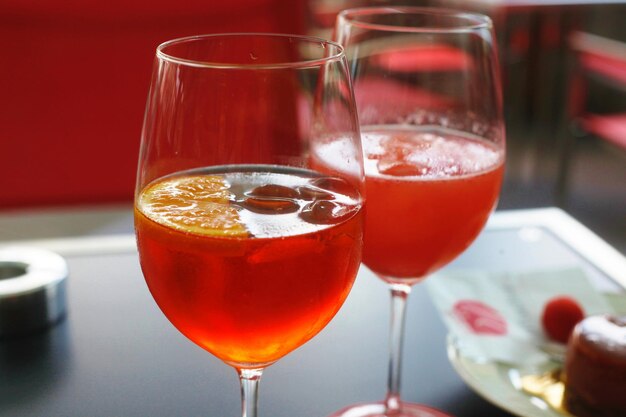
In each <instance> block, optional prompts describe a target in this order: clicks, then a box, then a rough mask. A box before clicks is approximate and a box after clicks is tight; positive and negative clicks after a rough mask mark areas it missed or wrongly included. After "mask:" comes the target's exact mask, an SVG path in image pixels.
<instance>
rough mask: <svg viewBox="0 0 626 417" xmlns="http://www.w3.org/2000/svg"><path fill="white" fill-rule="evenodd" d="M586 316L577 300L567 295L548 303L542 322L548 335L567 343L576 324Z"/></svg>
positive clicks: (557, 340)
mask: <svg viewBox="0 0 626 417" xmlns="http://www.w3.org/2000/svg"><path fill="white" fill-rule="evenodd" d="M584 317H585V312H584V311H583V309H582V307H581V306H580V304H578V302H577V301H576V300H574V299H573V298H570V297H567V296H559V297H554V298H552V299H550V300H548V302H547V303H546V305H545V307H544V309H543V314H542V316H541V323H542V324H543V329H544V331H545V332H546V334H547V335H548V337H549V338H550V339H552V340H554V341H556V342H559V343H563V344H565V343H567V339H568V338H569V336H570V334H571V333H572V330H573V329H574V326H576V324H577V323H578V322H579V321H581V320H582V319H583V318H584Z"/></svg>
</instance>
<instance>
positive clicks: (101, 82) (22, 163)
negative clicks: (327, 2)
mask: <svg viewBox="0 0 626 417" xmlns="http://www.w3.org/2000/svg"><path fill="white" fill-rule="evenodd" d="M3 3H4V4H3V6H2V9H0V210H2V209H7V208H18V207H27V206H31V207H32V206H50V205H71V204H96V203H103V202H122V201H130V200H131V199H132V195H133V189H134V181H135V173H136V166H137V154H138V149H139V137H140V132H141V124H142V120H143V112H144V106H145V101H146V97H147V93H148V87H149V81H150V74H151V68H152V60H153V57H154V50H155V48H156V46H157V45H158V44H159V43H161V42H163V41H165V40H168V39H172V38H176V37H180V36H186V35H195V34H203V33H218V32H237V31H245V32H252V31H261V32H281V33H304V32H305V28H304V19H305V10H304V9H305V7H304V1H298V0H240V1H237V0H230V1H216V0H202V1H200V0H193V1H189V0H187V1H182V2H176V1H165V0H152V1H147V0H143V1H132V0H130V1H129V0H123V1H122V0H107V1H100V2H96V1H95V0H92V1H85V0H74V1H70V0H50V1H47V2H41V1H37V0H8V1H7V0H5V1H4V2H3Z"/></svg>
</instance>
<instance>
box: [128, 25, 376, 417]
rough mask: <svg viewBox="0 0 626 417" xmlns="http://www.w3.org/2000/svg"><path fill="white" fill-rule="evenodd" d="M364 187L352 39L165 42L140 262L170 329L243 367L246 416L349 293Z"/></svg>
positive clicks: (151, 114)
mask: <svg viewBox="0 0 626 417" xmlns="http://www.w3.org/2000/svg"><path fill="white" fill-rule="evenodd" d="M336 150H340V152H335V151H336ZM363 187H364V177H363V161H362V150H361V146H360V137H359V125H358V120H357V115H356V109H355V103H354V97H353V93H352V88H351V85H350V77H349V73H348V70H347V65H346V59H345V55H344V52H343V49H342V47H341V46H340V45H338V44H336V43H333V42H330V41H326V40H322V39H318V38H312V37H301V36H291V35H278V34H245V33H240V34H218V35H205V36H196V37H189V38H183V39H177V40H173V41H169V42H166V43H164V44H162V45H160V46H159V47H158V48H157V51H156V59H155V65H154V71H153V76H152V83H151V89H150V93H149V96H148V102H147V108H146V114H145V120H144V126H143V133H142V138H141V149H140V156H139V168H138V174H137V187H136V195H135V231H136V236H137V244H138V248H139V256H140V263H141V268H142V271H143V275H144V277H145V280H146V283H147V285H148V288H149V290H150V292H151V293H152V296H153V298H154V300H155V301H156V303H157V304H158V306H159V307H160V309H161V310H162V312H163V313H164V314H165V316H166V317H167V318H168V319H169V321H170V322H171V323H172V324H173V325H174V326H175V327H176V328H177V329H178V330H179V331H180V332H181V333H182V334H183V335H185V336H186V337H188V338H189V339H190V340H191V341H193V342H194V343H196V344H197V345H198V346H200V347H202V348H204V349H206V350H207V351H209V352H210V353H212V354H213V355H215V356H216V357H218V358H219V359H221V360H222V361H224V362H225V363H226V364H228V365H230V366H232V367H234V368H235V369H236V370H237V372H238V374H239V378H240V381H241V388H242V415H243V416H244V417H256V415H257V413H256V405H257V391H258V383H259V379H260V377H261V374H262V371H263V369H264V368H265V367H267V366H269V365H270V364H272V363H274V362H275V361H277V360H278V359H280V358H281V357H282V356H284V355H286V354H288V353H289V352H291V351H292V350H294V349H296V348H298V347H299V346H300V345H302V344H303V343H305V342H306V341H307V340H309V339H311V338H312V337H313V336H315V335H316V334H317V333H318V332H319V331H320V330H321V329H322V328H324V326H326V324H327V323H328V322H329V321H330V320H331V319H332V317H333V316H334V315H335V314H336V313H337V311H338V310H339V308H340V307H341V305H342V304H343V302H344V300H345V299H346V297H347V295H348V293H349V291H350V289H351V287H352V285H353V282H354V279H355V276H356V274H357V271H358V268H359V264H360V261H361V251H362V232H363V226H362V223H363V215H362V210H361V208H362V206H363V197H362V196H363V193H362V191H363V190H362V189H363Z"/></svg>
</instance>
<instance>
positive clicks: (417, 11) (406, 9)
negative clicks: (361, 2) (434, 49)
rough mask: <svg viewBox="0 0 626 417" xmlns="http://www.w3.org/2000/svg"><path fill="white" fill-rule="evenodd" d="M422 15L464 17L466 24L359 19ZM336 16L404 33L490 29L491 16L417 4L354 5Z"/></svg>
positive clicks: (369, 26)
mask: <svg viewBox="0 0 626 417" xmlns="http://www.w3.org/2000/svg"><path fill="white" fill-rule="evenodd" d="M383 14H387V15H392V14H399V15H401V14H404V15H422V16H444V17H457V18H459V19H465V20H466V21H467V22H466V24H459V25H458V26H446V27H438V26H423V27H420V26H401V25H400V26H396V25H389V24H382V23H371V22H364V21H361V20H359V17H361V16H372V15H383ZM338 18H339V19H340V20H345V21H346V22H347V23H349V24H350V25H352V26H355V27H359V28H362V29H375V30H386V31H389V32H405V33H464V32H473V31H476V30H479V29H490V30H491V29H492V28H493V23H492V21H491V18H489V17H488V16H486V15H484V14H481V13H474V12H468V11H464V10H458V9H451V8H446V7H417V6H394V7H355V8H352V9H346V10H342V11H341V12H339V15H338Z"/></svg>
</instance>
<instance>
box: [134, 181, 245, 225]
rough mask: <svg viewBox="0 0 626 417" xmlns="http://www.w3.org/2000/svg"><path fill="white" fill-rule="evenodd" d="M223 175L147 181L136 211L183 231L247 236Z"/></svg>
mask: <svg viewBox="0 0 626 417" xmlns="http://www.w3.org/2000/svg"><path fill="white" fill-rule="evenodd" d="M229 187H230V186H229V184H228V183H227V182H226V181H225V180H224V177H222V176H219V175H194V176H187V177H174V178H168V179H164V180H162V181H158V182H155V183H153V184H150V185H149V186H148V187H147V188H146V189H144V190H143V191H142V192H141V195H140V196H139V201H138V208H139V210H140V211H141V212H142V213H143V214H144V215H146V217H148V218H149V219H151V220H153V221H155V222H157V223H159V224H162V225H163V226H166V227H171V228H173V229H176V230H180V231H183V232H189V233H195V234H200V235H212V236H233V237H245V236H248V232H247V230H246V227H245V225H244V224H243V223H242V222H241V219H240V217H239V211H238V210H237V208H235V207H234V206H232V205H231V204H230V199H231V197H232V196H233V194H232V193H231V192H230V190H229Z"/></svg>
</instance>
